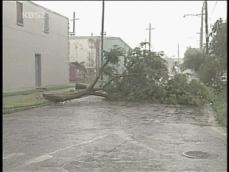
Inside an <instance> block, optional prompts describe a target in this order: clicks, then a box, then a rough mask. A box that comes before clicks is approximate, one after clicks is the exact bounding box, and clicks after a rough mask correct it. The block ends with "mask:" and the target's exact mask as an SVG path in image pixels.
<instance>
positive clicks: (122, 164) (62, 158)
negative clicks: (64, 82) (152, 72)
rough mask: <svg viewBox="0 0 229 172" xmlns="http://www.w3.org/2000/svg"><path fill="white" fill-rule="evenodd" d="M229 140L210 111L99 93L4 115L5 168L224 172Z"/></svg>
mask: <svg viewBox="0 0 229 172" xmlns="http://www.w3.org/2000/svg"><path fill="white" fill-rule="evenodd" d="M226 142H227V141H226V133H225V131H224V130H223V129H222V128H220V127H219V126H217V124H216V123H215V121H214V114H213V113H212V111H211V110H210V109H209V108H207V109H206V108H203V109H201V108H191V107H184V106H171V105H152V104H147V103H144V104H139V103H124V102H106V101H104V100H103V99H101V98H98V97H93V96H91V97H87V98H82V99H78V100H74V101H71V102H67V103H65V104H53V105H50V106H45V107H40V108H35V109H30V110H26V111H21V112H16V113H12V114H5V115H3V171H4V172H14V171H15V172H22V171H23V172H24V171H25V172H31V171H36V172H52V171H53V172H54V171H55V172H67V171H70V172H81V171H82V172H91V171H93V172H122V171H125V172H137V171H138V172H143V171H169V172H170V171H174V172H177V171H206V172H223V171H226V167H227V156H226V154H227V153H226V152H227V151H226ZM189 151H201V152H203V153H205V154H204V155H205V156H202V157H198V155H201V154H198V152H197V154H195V155H196V156H193V157H190V156H184V155H185V152H189ZM201 152H200V153H201Z"/></svg>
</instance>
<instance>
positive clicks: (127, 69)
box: [43, 47, 208, 106]
mask: <svg viewBox="0 0 229 172" xmlns="http://www.w3.org/2000/svg"><path fill="white" fill-rule="evenodd" d="M121 55H122V51H121V50H120V49H119V48H117V47H116V48H114V49H112V50H111V51H110V52H106V53H105V63H104V64H103V65H102V67H101V68H100V70H99V72H98V73H97V75H96V77H95V79H94V80H93V81H92V83H90V84H89V85H88V86H86V87H85V86H83V88H85V89H83V90H80V91H77V92H70V93H69V92H68V93H60V94H43V96H44V97H45V98H46V99H48V100H50V101H52V102H64V101H67V100H72V99H78V98H81V97H86V96H91V95H94V96H100V97H104V98H106V99H109V100H118V101H119V100H121V101H123V100H125V101H147V102H152V103H163V104H182V105H198V106H201V105H203V104H205V103H207V102H208V92H207V89H206V88H205V86H204V85H203V84H202V83H201V82H199V81H197V80H192V81H191V82H190V81H188V80H187V77H186V76H185V75H184V74H176V75H174V76H173V77H172V78H171V77H169V75H168V67H167V65H166V63H167V62H166V61H165V60H164V59H163V58H161V55H160V53H156V52H150V51H148V50H144V49H142V48H141V47H137V48H135V49H133V50H132V51H130V52H129V53H128V55H127V56H125V57H124V67H123V69H124V71H123V72H121V73H120V74H119V73H117V71H118V70H117V69H116V66H115V65H109V64H117V62H118V61H119V58H118V57H119V56H121ZM101 75H104V76H106V79H105V80H104V81H106V82H105V83H102V84H100V86H98V85H99V84H97V83H98V81H99V78H100V77H101Z"/></svg>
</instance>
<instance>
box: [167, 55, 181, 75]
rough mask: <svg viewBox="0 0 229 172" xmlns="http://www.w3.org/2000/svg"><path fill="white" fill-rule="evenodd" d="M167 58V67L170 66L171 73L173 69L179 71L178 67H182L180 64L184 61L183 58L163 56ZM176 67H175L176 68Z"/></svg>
mask: <svg viewBox="0 0 229 172" xmlns="http://www.w3.org/2000/svg"><path fill="white" fill-rule="evenodd" d="M163 59H165V60H166V62H167V67H168V71H169V74H170V75H172V73H173V70H174V69H176V70H177V71H180V69H178V68H179V67H180V65H181V64H182V63H183V58H179V59H178V58H169V57H166V58H163ZM174 67H175V68H174Z"/></svg>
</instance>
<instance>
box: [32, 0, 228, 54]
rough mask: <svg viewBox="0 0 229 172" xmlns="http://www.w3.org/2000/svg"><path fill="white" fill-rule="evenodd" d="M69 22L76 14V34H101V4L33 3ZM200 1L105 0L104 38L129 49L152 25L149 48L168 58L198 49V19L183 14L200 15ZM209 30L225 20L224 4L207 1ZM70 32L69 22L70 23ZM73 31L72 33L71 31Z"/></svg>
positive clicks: (225, 10)
mask: <svg viewBox="0 0 229 172" xmlns="http://www.w3.org/2000/svg"><path fill="white" fill-rule="evenodd" d="M35 3H37V4H40V5H42V6H44V7H46V8H49V9H51V10H53V11H55V12H58V13H60V14H62V15H64V16H66V17H68V18H69V19H71V18H72V16H73V11H75V12H76V17H77V18H80V19H79V20H77V21H76V35H77V36H90V35H91V33H93V35H95V36H97V35H100V32H101V14H102V11H101V10H102V2H101V1H35ZM202 4H203V2H202V1H105V25H104V31H105V32H106V36H115V37H121V38H122V39H123V40H124V41H125V42H126V43H127V44H129V45H130V46H131V47H132V48H134V47H136V46H138V45H139V43H140V42H143V41H145V40H147V41H148V34H149V33H148V31H147V30H146V28H147V27H148V26H149V23H151V25H152V27H153V28H155V29H154V30H152V33H151V40H152V49H153V50H155V51H164V52H165V53H166V55H168V56H169V57H173V56H174V57H177V54H178V53H177V52H178V50H177V49H178V48H177V47H178V43H179V45H180V57H181V58H182V57H183V54H184V51H185V50H186V47H188V46H191V47H199V34H198V32H200V23H201V22H200V21H201V20H200V19H201V18H200V17H199V16H189V17H186V18H183V16H184V14H199V13H200V12H201V8H202ZM208 11H209V27H210V25H211V24H213V23H214V22H215V21H216V20H217V19H218V18H220V17H221V18H222V19H223V20H226V14H227V3H226V1H209V2H208ZM70 29H72V23H71V22H70ZM71 31H72V30H71Z"/></svg>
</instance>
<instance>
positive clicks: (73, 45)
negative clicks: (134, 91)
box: [69, 36, 131, 71]
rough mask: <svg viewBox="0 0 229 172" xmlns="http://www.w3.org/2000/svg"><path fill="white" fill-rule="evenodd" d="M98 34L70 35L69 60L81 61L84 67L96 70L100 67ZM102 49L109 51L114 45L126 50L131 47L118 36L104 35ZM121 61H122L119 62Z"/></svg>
mask: <svg viewBox="0 0 229 172" xmlns="http://www.w3.org/2000/svg"><path fill="white" fill-rule="evenodd" d="M100 39H101V38H100V36H73V37H70V39H69V42H70V52H69V57H70V59H69V61H70V62H78V63H81V64H82V63H83V64H84V66H85V67H86V69H91V70H94V71H95V70H96V69H98V68H99V67H100V63H101V59H100V55H101V53H100V49H101V44H100ZM103 46H104V48H103V49H104V50H105V51H110V50H111V49H112V48H114V46H118V47H121V48H123V49H124V50H125V51H126V52H128V51H129V50H130V49H131V47H130V46H129V45H128V44H127V43H125V42H124V41H123V40H122V39H121V38H119V37H104V43H103ZM120 63H123V62H120Z"/></svg>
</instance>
